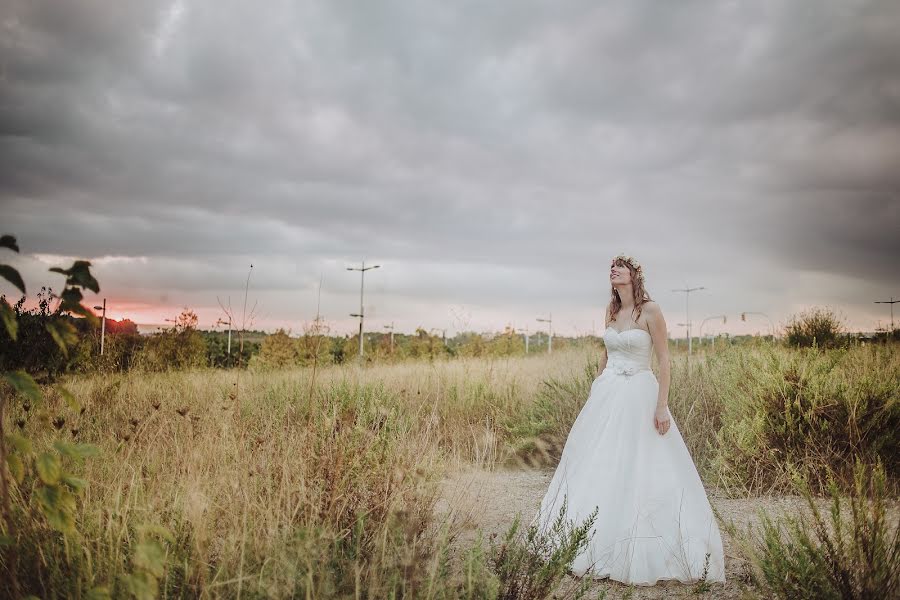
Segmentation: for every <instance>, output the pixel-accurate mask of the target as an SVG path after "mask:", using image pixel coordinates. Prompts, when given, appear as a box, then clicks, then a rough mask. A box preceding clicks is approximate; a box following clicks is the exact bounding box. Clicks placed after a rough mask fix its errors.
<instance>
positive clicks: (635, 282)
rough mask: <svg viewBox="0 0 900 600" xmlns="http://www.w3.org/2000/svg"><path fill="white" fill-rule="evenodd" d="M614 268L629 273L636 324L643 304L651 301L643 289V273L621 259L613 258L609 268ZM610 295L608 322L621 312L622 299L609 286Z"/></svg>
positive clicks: (616, 291)
mask: <svg viewBox="0 0 900 600" xmlns="http://www.w3.org/2000/svg"><path fill="white" fill-rule="evenodd" d="M614 266H618V267H628V270H629V271H631V291H632V293H633V294H634V310H635V311H636V312H637V316H636V317H635V318H634V322H635V323H637V320H638V319H640V318H641V309H642V307H643V306H644V304H646V303H647V302H650V301H651V300H653V298H651V297H650V294H649V293H648V292H647V290H646V288H644V274H643V271H638V270H637V269H635V268H634V265H632V264H631V262H630V261H628V260H627V259H624V258H621V257H616V258H614V259H613V261H612V262H611V263H610V265H609V267H610V268H612V267H614ZM610 295H611V296H612V298H611V299H610V302H609V320H610V321H612V320H613V319H615V318H616V315H618V314H619V311H620V310H622V299H621V298H620V297H619V292H618V290H616V288H615V286H613V285H611V284H610Z"/></svg>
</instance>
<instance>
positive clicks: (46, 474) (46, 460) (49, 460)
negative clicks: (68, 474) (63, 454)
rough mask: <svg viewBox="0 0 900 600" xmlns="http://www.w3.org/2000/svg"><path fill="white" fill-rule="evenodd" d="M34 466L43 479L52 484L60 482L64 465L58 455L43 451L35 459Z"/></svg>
mask: <svg viewBox="0 0 900 600" xmlns="http://www.w3.org/2000/svg"><path fill="white" fill-rule="evenodd" d="M34 466H35V467H37V472H38V476H39V477H40V478H41V481H43V482H44V483H47V484H50V485H55V484H57V483H59V479H60V477H62V465H61V464H60V462H59V457H58V456H56V455H54V454H50V453H49V452H42V453H41V454H40V455H39V456H38V457H37V458H36V459H35V461H34Z"/></svg>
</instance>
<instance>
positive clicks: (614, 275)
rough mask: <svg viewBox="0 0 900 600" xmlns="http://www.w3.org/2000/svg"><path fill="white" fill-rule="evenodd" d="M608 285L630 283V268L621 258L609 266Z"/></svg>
mask: <svg viewBox="0 0 900 600" xmlns="http://www.w3.org/2000/svg"><path fill="white" fill-rule="evenodd" d="M609 283H610V285H627V284H629V283H631V269H630V268H629V267H628V265H627V264H625V263H624V262H623V261H621V260H617V261H615V262H613V264H612V265H610V267H609Z"/></svg>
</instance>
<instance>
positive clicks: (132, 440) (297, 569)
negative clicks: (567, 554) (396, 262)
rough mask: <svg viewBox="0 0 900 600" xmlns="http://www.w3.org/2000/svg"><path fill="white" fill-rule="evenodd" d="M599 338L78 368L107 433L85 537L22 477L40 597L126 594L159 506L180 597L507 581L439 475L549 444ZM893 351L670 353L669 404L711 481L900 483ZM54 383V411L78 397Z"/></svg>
mask: <svg viewBox="0 0 900 600" xmlns="http://www.w3.org/2000/svg"><path fill="white" fill-rule="evenodd" d="M597 358H598V355H597V353H594V352H585V351H576V350H570V351H561V352H554V354H552V355H550V356H548V355H531V356H528V357H520V358H509V359H505V358H501V359H469V358H464V359H458V360H455V361H452V362H441V361H435V362H434V363H419V364H409V363H407V364H398V365H382V366H378V367H375V368H363V369H359V368H357V367H355V366H349V365H348V366H329V367H327V368H324V369H319V371H318V372H317V374H316V375H315V379H314V380H313V375H312V373H311V371H310V370H309V369H294V370H284V371H272V372H265V373H252V372H244V371H230V372H223V371H217V370H208V369H199V370H188V371H181V372H168V373H167V372H163V373H125V374H114V375H99V376H92V377H76V378H73V379H71V380H70V381H66V382H65V384H66V386H67V387H68V388H69V389H70V390H71V391H72V392H73V393H74V394H75V395H76V396H77V397H78V398H79V400H80V401H81V404H82V405H84V407H85V412H84V413H83V414H82V415H80V416H77V417H75V418H74V420H73V419H72V418H69V420H67V421H66V422H65V423H64V424H62V425H61V431H64V432H66V434H67V435H68V436H70V437H71V438H72V439H74V440H77V441H80V442H90V443H93V444H96V445H97V446H99V448H100V449H101V455H100V456H98V457H95V458H93V459H92V460H91V461H89V462H88V463H87V464H86V465H85V467H84V470H83V476H84V478H85V479H86V480H87V481H88V482H89V485H88V487H87V489H86V491H85V493H84V496H83V497H82V498H81V499H80V503H81V504H80V506H79V510H78V515H79V520H80V523H79V527H78V530H79V531H81V532H83V537H81V538H78V539H68V540H67V539H65V538H62V537H61V536H60V535H59V534H57V533H55V532H51V531H50V530H48V529H47V528H46V527H45V526H43V525H41V523H40V522H39V521H38V520H36V519H35V518H34V516H33V515H31V514H29V513H28V512H26V511H25V510H24V509H23V507H25V506H28V503H27V502H25V499H26V497H27V494H29V493H31V492H30V490H28V489H24V488H23V489H16V490H14V501H15V503H16V507H17V510H16V513H15V518H16V519H17V525H18V527H17V528H16V529H17V531H18V532H19V533H18V535H19V536H20V539H19V540H18V547H19V548H20V555H21V560H20V561H19V565H20V572H19V579H20V581H21V582H22V583H23V585H24V586H25V587H26V589H27V591H28V592H30V593H35V594H37V595H40V596H41V597H43V598H51V597H81V596H83V594H84V592H85V590H88V589H91V588H93V587H95V586H97V585H107V586H110V589H111V591H112V593H113V594H114V595H115V594H119V595H121V594H122V593H123V590H124V583H123V582H126V581H128V580H127V577H128V576H129V575H133V574H134V573H135V570H136V569H140V568H141V565H142V564H144V562H145V561H144V559H145V558H146V557H142V555H141V552H146V546H143V547H144V548H145V550H139V549H140V548H142V546H141V543H140V542H141V535H142V534H141V532H142V531H144V530H145V529H143V528H146V527H150V528H151V530H152V528H154V527H158V528H164V529H165V530H167V531H169V532H171V534H172V536H171V539H170V540H165V541H162V542H161V543H162V546H163V548H164V559H165V565H166V568H165V570H164V572H161V576H160V578H159V589H160V592H161V595H165V596H166V597H196V596H199V595H206V596H243V597H298V596H299V597H347V596H358V597H392V596H393V597H401V596H407V597H409V596H424V597H430V598H445V597H446V598H452V597H457V596H460V595H462V596H467V597H492V596H491V593H493V592H498V591H499V590H501V589H507V588H506V587H504V586H507V584H509V582H514V581H515V580H516V579H517V577H518V576H517V575H515V574H513V575H511V576H510V577H508V578H507V579H506V580H505V581H506V583H504V580H503V579H502V573H501V571H502V568H503V567H502V563H498V562H497V561H496V559H497V556H498V555H497V551H498V549H495V548H489V549H487V550H484V549H482V550H477V549H470V551H469V552H463V553H462V554H461V555H456V554H454V553H451V552H450V546H451V542H452V541H453V540H454V539H455V536H456V535H458V533H459V532H458V531H455V530H453V528H452V527H450V524H449V523H444V522H439V521H436V520H435V517H434V516H433V514H434V513H433V508H434V505H435V501H436V498H437V494H438V493H439V488H438V482H439V480H440V479H441V477H442V476H443V475H444V474H445V473H446V472H447V471H448V470H450V469H453V468H455V467H456V466H463V465H472V464H475V465H480V466H483V467H485V468H488V469H491V468H494V467H495V466H497V465H499V464H501V463H505V462H509V461H510V460H512V461H513V462H515V461H516V460H520V461H521V462H524V463H528V464H542V465H553V464H555V461H556V460H557V458H558V451H559V450H560V449H561V447H562V444H563V443H564V441H565V438H566V436H567V435H568V431H569V428H570V427H571V423H572V422H573V421H574V419H575V417H576V416H577V414H578V411H580V410H581V407H582V406H583V404H584V402H585V401H586V400H587V397H588V394H589V392H590V385H591V383H592V382H593V380H594V378H595V376H596V365H597V363H596V360H597ZM898 363H900V359H898V357H897V355H896V353H895V352H894V350H893V348H892V347H885V346H881V347H851V348H847V349H839V350H829V351H815V352H814V351H806V350H800V351H797V350H789V349H786V348H778V347H775V348H771V347H752V348H747V347H733V348H726V349H724V350H722V349H720V350H718V351H716V352H710V353H707V354H706V355H702V354H701V355H698V356H697V357H696V358H695V360H693V365H692V367H691V369H690V371H688V369H687V367H686V365H685V364H684V362H682V361H681V360H676V361H674V363H673V379H672V391H671V395H670V406H671V407H672V412H673V414H674V415H675V418H676V419H678V423H679V429H680V430H681V431H682V434H683V435H684V437H685V440H686V443H687V444H688V446H689V447H690V450H691V453H692V456H693V457H694V460H695V461H696V463H697V465H698V467H699V468H700V472H701V475H702V477H703V478H704V481H705V482H706V483H707V484H709V485H712V486H717V487H723V488H725V489H726V490H727V491H730V492H732V493H735V494H753V493H759V492H768V491H773V490H788V491H790V490H792V488H791V487H790V486H791V485H792V484H791V481H792V476H793V475H794V474H795V473H798V472H802V473H807V474H808V475H809V476H810V477H809V479H810V481H811V487H812V489H813V490H816V489H817V488H821V486H822V482H823V481H825V480H827V476H828V475H827V474H828V473H831V474H832V475H833V476H834V477H835V480H836V485H837V486H838V488H839V489H843V490H846V489H848V488H849V487H852V486H851V485H850V483H852V481H853V477H852V469H850V470H848V466H852V463H853V460H855V459H856V458H859V459H860V460H862V461H863V462H864V463H865V464H874V463H875V462H876V461H877V460H878V459H880V460H881V461H882V462H883V464H884V465H885V471H886V481H887V484H886V486H887V489H888V490H889V492H891V493H892V492H893V489H894V488H892V487H891V482H896V479H897V460H898V454H900V453H898V448H897V431H898V427H897V425H898V423H900V422H898V403H897V394H898V389H900V382H898V373H900V369H898ZM49 396H50V399H49V405H48V408H49V410H50V413H51V416H52V415H53V413H54V411H55V410H56V409H57V408H58V407H61V406H62V405H63V400H62V399H61V398H58V397H54V396H53V395H52V394H49ZM32 412H33V411H32ZM35 421H36V417H35V416H34V415H33V414H32V413H25V412H22V411H21V410H19V411H18V412H13V413H12V414H9V415H8V417H7V422H6V423H5V427H6V428H7V429H13V428H15V427H17V426H18V425H17V424H18V423H22V426H23V427H24V428H25V429H26V432H27V433H28V434H29V437H30V438H31V439H33V440H34V442H35V444H36V446H38V448H37V450H40V446H41V445H42V444H43V445H44V446H46V445H47V444H48V443H49V436H47V434H46V427H42V426H40V425H39V424H38V423H36V422H35ZM42 432H44V433H42ZM511 457H512V458H511ZM816 469H819V470H821V473H817V471H816ZM598 518H603V516H602V515H599V516H598ZM517 543H519V542H517ZM508 548H509V547H508ZM478 552H481V553H482V555H481V557H482V558H480V559H479V558H478V556H479V555H478ZM517 552H518V551H517ZM513 554H515V556H519V557H520V558H522V559H523V560H525V558H527V557H528V556H529V555H528V554H527V553H522V552H518V553H513ZM507 556H510V554H509V553H508V554H507ZM523 557H524V558H523ZM2 560H3V559H2V553H0V569H2V568H5V566H4V564H3V563H2ZM479 560H480V561H481V562H479ZM526 562H527V561H526ZM513 563H515V564H516V565H519V566H521V565H523V564H526V563H523V562H521V561H518V562H516V561H513ZM513 563H510V564H513ZM479 565H480V566H479ZM517 569H518V570H517ZM526 570H527V569H526ZM509 572H510V573H519V572H522V571H521V569H519V568H518V567H516V568H514V569H511V570H509ZM492 582H493V583H492ZM510 585H515V584H514V583H512V584H510ZM541 589H544V588H541ZM492 590H493V592H492ZM537 595H539V594H537ZM537 595H536V596H537Z"/></svg>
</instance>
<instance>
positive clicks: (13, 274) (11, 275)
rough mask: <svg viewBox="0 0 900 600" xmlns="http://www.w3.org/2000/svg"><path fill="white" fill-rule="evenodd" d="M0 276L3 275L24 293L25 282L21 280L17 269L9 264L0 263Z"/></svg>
mask: <svg viewBox="0 0 900 600" xmlns="http://www.w3.org/2000/svg"><path fill="white" fill-rule="evenodd" d="M0 277H3V278H4V279H6V280H7V281H9V282H10V283H11V284H13V285H14V286H16V287H17V288H19V289H20V290H21V291H22V293H23V294H24V293H25V282H24V281H22V276H21V275H19V271H18V270H16V269H15V268H14V267H11V266H9V265H0Z"/></svg>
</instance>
